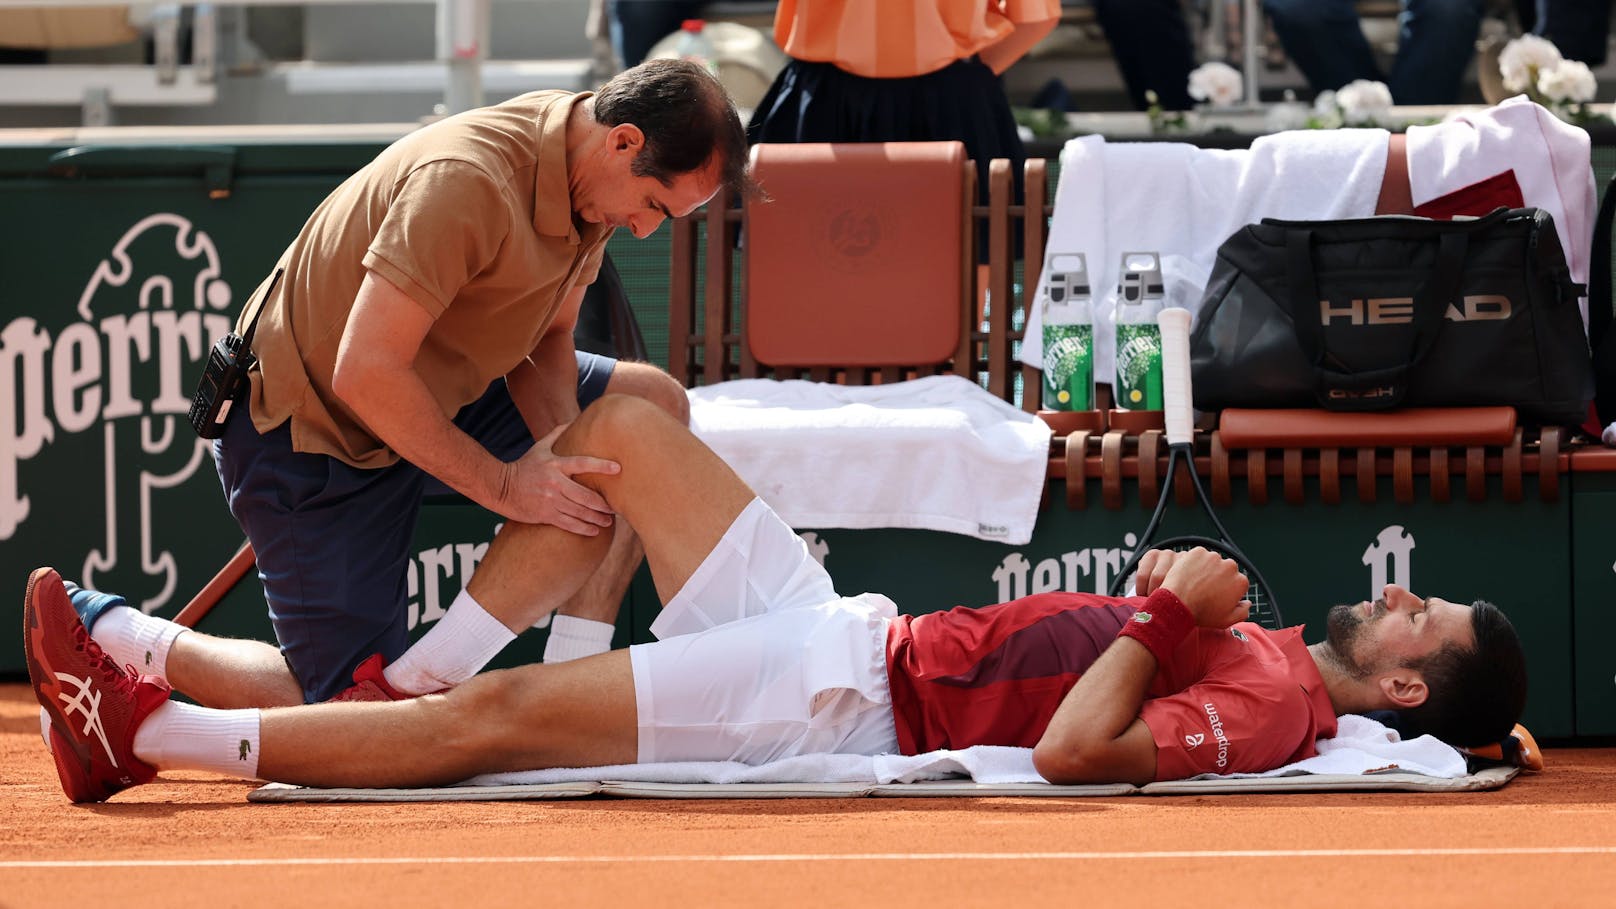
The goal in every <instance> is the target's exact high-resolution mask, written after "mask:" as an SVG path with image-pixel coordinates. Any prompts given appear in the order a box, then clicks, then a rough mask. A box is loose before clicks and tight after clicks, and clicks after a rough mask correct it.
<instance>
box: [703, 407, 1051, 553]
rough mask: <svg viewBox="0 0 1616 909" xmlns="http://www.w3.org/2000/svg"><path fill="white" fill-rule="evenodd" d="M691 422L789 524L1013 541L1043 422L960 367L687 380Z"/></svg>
mask: <svg viewBox="0 0 1616 909" xmlns="http://www.w3.org/2000/svg"><path fill="white" fill-rule="evenodd" d="M690 428H691V429H692V430H693V431H694V432H695V433H696V435H697V436H699V437H700V438H701V439H702V441H704V442H706V443H707V444H708V445H709V446H711V447H712V449H713V450H714V451H716V452H718V454H719V456H720V457H722V458H723V459H724V460H725V461H726V462H728V463H729V465H730V466H731V467H733V468H734V469H735V472H736V473H738V474H740V476H741V479H743V480H745V481H746V482H747V484H748V485H749V486H751V487H752V489H753V490H754V491H756V492H757V494H758V496H759V497H761V498H762V499H763V501H764V502H767V503H768V504H769V506H770V507H771V508H773V509H774V510H775V511H776V512H778V513H779V515H780V517H781V518H782V519H784V520H785V521H786V523H788V524H790V525H791V526H792V527H797V528H815V527H848V528H869V527H907V528H921V529H926V530H941V531H947V532H951V533H961V534H967V535H969V536H974V537H979V538H981V539H984V540H993V541H995V542H1001V543H1011V544H1018V545H1019V544H1023V543H1026V542H1027V541H1028V540H1029V539H1031V538H1032V528H1033V524H1034V523H1035V522H1036V520H1037V517H1038V500H1039V498H1040V497H1041V496H1042V495H1043V490H1044V474H1045V471H1046V469H1047V467H1048V463H1049V438H1050V430H1049V427H1048V426H1047V425H1045V424H1044V423H1043V422H1042V421H1041V420H1038V419H1037V418H1035V417H1033V416H1032V415H1031V414H1028V413H1025V412H1024V411H1021V410H1019V409H1017V408H1016V407H1014V406H1012V405H1010V404H1007V403H1005V402H1004V401H1002V400H1000V399H998V398H996V397H994V396H993V395H991V394H989V393H988V392H987V391H986V390H985V389H983V388H982V387H981V386H979V385H977V384H976V383H974V382H972V381H970V380H969V379H965V378H963V377H960V376H930V377H927V378H924V379H916V380H914V381H910V382H896V383H893V384H890V385H862V386H852V385H831V384H826V383H821V382H806V381H801V380H790V381H783V382H782V381H776V380H773V379H742V380H737V381H733V382H720V383H718V384H716V385H707V386H703V387H701V388H695V389H691V391H690Z"/></svg>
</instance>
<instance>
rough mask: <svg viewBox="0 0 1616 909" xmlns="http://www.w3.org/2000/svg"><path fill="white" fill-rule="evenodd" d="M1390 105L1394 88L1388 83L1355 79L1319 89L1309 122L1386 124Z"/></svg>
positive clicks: (1333, 125)
mask: <svg viewBox="0 0 1616 909" xmlns="http://www.w3.org/2000/svg"><path fill="white" fill-rule="evenodd" d="M1391 107H1392V92H1391V89H1389V88H1387V87H1386V83H1384V82H1374V81H1371V80H1369V79H1355V80H1353V81H1351V82H1348V83H1347V84H1346V85H1343V86H1341V87H1340V88H1338V89H1336V90H1334V91H1330V90H1328V89H1327V90H1325V91H1322V92H1319V94H1318V97H1317V98H1314V99H1313V115H1312V116H1310V117H1308V118H1307V124H1306V125H1307V126H1308V127H1309V128H1310V129H1335V128H1336V127H1340V126H1356V127H1365V126H1384V125H1386V124H1385V123H1384V120H1385V117H1386V113H1387V112H1388V111H1390V110H1391Z"/></svg>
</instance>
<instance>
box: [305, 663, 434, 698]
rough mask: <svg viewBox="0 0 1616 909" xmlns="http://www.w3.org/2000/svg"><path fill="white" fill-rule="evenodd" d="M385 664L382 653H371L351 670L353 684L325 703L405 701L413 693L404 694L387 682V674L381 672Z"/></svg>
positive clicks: (411, 696)
mask: <svg viewBox="0 0 1616 909" xmlns="http://www.w3.org/2000/svg"><path fill="white" fill-rule="evenodd" d="M386 666H387V664H386V663H385V662H384V661H383V660H382V655H381V654H379V653H373V654H371V655H370V656H368V657H365V661H364V662H363V663H360V664H359V666H358V668H356V669H354V671H353V680H354V683H353V686H352V687H350V688H348V689H347V690H345V691H342V692H339V693H338V694H336V695H335V696H334V697H332V698H331V700H330V701H328V702H327V703H334V702H337V701H407V700H409V699H410V698H413V697H415V695H413V694H405V693H404V692H402V691H399V690H398V689H397V688H394V687H393V686H392V685H389V684H387V676H386V675H384V674H382V670H383V669H384V668H386Z"/></svg>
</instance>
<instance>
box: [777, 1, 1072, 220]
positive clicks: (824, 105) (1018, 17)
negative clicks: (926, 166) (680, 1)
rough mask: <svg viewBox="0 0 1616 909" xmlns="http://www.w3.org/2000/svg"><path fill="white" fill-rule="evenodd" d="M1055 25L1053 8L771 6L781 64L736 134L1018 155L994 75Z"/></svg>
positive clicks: (983, 157) (1022, 156) (984, 174)
mask: <svg viewBox="0 0 1616 909" xmlns="http://www.w3.org/2000/svg"><path fill="white" fill-rule="evenodd" d="M1059 21H1060V2H1059V0H965V2H961V0H880V2H878V3H875V2H871V3H847V2H839V0H781V2H780V5H779V6H778V7H777V8H776V10H775V15H774V40H775V42H776V43H778V44H779V45H780V47H781V48H782V49H783V50H784V51H785V52H786V55H787V56H788V57H789V58H790V59H789V61H788V62H787V63H786V66H785V69H783V70H781V72H780V74H779V75H778V76H777V77H776V78H775V80H774V85H773V86H772V87H771V88H770V89H769V92H768V94H767V95H765V96H764V98H763V101H762V102H761V103H759V104H758V107H757V110H756V111H754V112H753V114H752V122H751V124H750V125H749V126H748V127H747V135H748V136H749V137H750V139H751V141H752V142H754V143H757V142H907V141H928V140H943V139H958V140H959V141H961V142H963V143H965V153H966V155H967V156H969V157H970V158H971V159H972V160H974V161H975V162H976V167H977V186H978V188H979V190H980V192H981V194H982V199H983V200H984V201H986V199H987V192H988V164H989V162H990V161H992V160H993V159H994V158H1007V159H1009V160H1010V162H1011V168H1012V173H1013V174H1014V175H1015V182H1016V189H1015V191H1016V197H1017V198H1018V199H1019V198H1020V196H1021V190H1022V169H1023V162H1024V161H1025V160H1026V152H1025V151H1024V150H1023V148H1022V144H1021V137H1020V135H1019V133H1018V132H1017V130H1016V122H1015V118H1014V116H1013V115H1012V114H1011V112H1010V102H1009V99H1008V98H1006V96H1005V93H1004V86H1003V85H1002V84H1001V83H1000V81H999V76H1000V75H1001V74H1003V73H1004V71H1005V70H1007V69H1009V68H1010V66H1011V64H1013V63H1015V62H1016V61H1017V60H1020V59H1021V58H1022V56H1023V55H1025V54H1026V53H1027V51H1028V50H1030V49H1031V48H1032V46H1033V45H1035V44H1037V43H1038V42H1039V41H1040V40H1042V39H1043V38H1044V36H1046V35H1048V34H1049V33H1050V32H1051V31H1053V30H1054V28H1055V26H1056V24H1057V23H1058V22H1059Z"/></svg>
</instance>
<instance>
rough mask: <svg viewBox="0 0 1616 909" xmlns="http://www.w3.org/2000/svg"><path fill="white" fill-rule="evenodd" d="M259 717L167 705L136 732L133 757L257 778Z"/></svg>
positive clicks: (249, 712)
mask: <svg viewBox="0 0 1616 909" xmlns="http://www.w3.org/2000/svg"><path fill="white" fill-rule="evenodd" d="M96 626H97V627H100V623H99V622H97V623H96ZM258 714H259V711H257V710H209V709H208V708H206V707H197V706H196V705H194V704H187V703H185V702H183V701H169V702H168V703H166V704H163V705H162V706H161V707H158V708H157V709H156V710H153V711H152V712H151V715H150V716H148V717H146V721H145V722H143V723H141V724H140V728H139V729H136V730H135V757H137V758H140V759H141V760H143V761H145V762H146V763H148V764H150V765H152V766H153V767H156V768H157V769H159V770H213V771H217V772H219V773H227V774H230V775H231V776H245V777H252V778H254V779H256V778H257V777H258Z"/></svg>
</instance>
